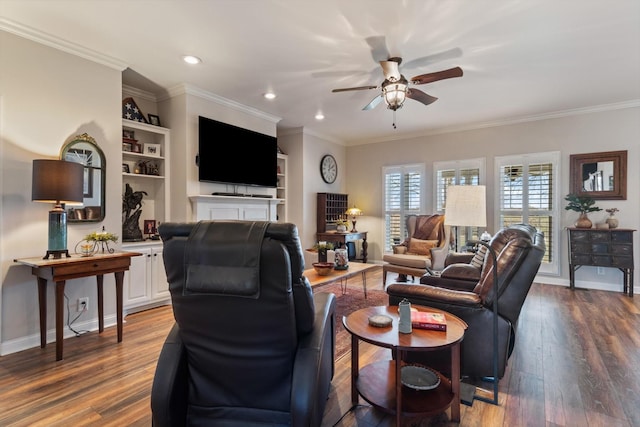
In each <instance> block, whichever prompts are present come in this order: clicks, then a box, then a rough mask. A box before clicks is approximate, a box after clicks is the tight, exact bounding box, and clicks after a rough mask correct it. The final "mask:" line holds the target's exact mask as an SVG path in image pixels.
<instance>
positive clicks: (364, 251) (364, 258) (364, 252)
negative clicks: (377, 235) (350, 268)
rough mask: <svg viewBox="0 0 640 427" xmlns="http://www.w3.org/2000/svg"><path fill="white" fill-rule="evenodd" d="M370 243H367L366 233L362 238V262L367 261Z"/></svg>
mask: <svg viewBox="0 0 640 427" xmlns="http://www.w3.org/2000/svg"><path fill="white" fill-rule="evenodd" d="M368 247H369V244H368V243H367V236H366V235H365V236H364V237H363V238H362V262H364V263H365V264H366V263H367V248H368Z"/></svg>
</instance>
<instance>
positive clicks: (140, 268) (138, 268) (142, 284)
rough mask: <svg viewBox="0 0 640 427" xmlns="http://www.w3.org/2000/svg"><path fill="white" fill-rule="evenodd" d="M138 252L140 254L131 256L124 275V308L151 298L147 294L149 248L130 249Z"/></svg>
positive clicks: (146, 301)
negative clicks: (127, 269) (129, 264)
mask: <svg viewBox="0 0 640 427" xmlns="http://www.w3.org/2000/svg"><path fill="white" fill-rule="evenodd" d="M131 250H132V251H134V252H139V253H141V254H142V256H135V257H131V266H130V267H129V271H128V272H126V273H125V275H124V301H123V305H124V307H125V309H126V308H130V307H136V306H139V305H143V304H146V303H148V302H149V301H150V300H151V295H150V294H149V288H148V286H147V284H148V283H149V268H148V265H149V262H150V258H151V248H135V249H131Z"/></svg>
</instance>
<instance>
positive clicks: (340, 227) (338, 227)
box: [336, 225, 347, 233]
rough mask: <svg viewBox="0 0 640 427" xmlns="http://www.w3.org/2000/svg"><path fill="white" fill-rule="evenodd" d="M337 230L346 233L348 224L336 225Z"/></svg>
mask: <svg viewBox="0 0 640 427" xmlns="http://www.w3.org/2000/svg"><path fill="white" fill-rule="evenodd" d="M336 231H337V232H338V233H346V232H347V226H346V225H338V226H337V227H336Z"/></svg>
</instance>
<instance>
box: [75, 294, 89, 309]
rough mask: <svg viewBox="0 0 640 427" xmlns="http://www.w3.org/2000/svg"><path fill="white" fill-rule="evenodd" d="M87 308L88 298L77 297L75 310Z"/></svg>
mask: <svg viewBox="0 0 640 427" xmlns="http://www.w3.org/2000/svg"><path fill="white" fill-rule="evenodd" d="M87 310H89V298H88V297H84V298H78V308H77V309H76V311H87Z"/></svg>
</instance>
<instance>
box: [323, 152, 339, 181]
mask: <svg viewBox="0 0 640 427" xmlns="http://www.w3.org/2000/svg"><path fill="white" fill-rule="evenodd" d="M320 175H322V179H323V180H324V182H326V183H327V184H333V183H334V182H335V180H336V178H337V177H338V163H337V162H336V159H335V158H334V157H333V156H332V155H331V154H327V155H325V156H324V157H322V160H321V161H320Z"/></svg>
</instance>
